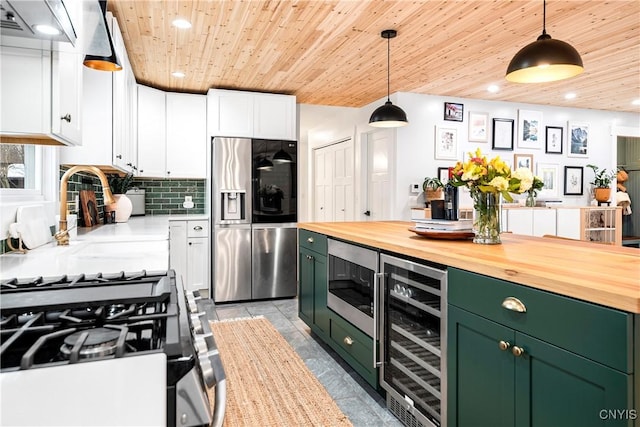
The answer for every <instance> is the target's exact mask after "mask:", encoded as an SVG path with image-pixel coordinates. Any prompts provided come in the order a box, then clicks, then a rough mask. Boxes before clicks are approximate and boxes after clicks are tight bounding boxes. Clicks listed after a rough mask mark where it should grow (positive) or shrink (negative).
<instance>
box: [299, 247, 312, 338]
mask: <svg viewBox="0 0 640 427" xmlns="http://www.w3.org/2000/svg"><path fill="white" fill-rule="evenodd" d="M299 252H300V253H299V257H298V262H299V264H300V265H299V266H298V272H299V274H300V277H299V279H298V286H299V289H298V316H299V317H300V319H302V320H303V321H304V322H305V323H306V324H307V325H309V326H312V325H313V305H314V304H313V294H314V286H313V282H314V260H313V257H314V252H312V251H310V250H308V249H306V248H303V247H302V246H301V247H300V249H299Z"/></svg>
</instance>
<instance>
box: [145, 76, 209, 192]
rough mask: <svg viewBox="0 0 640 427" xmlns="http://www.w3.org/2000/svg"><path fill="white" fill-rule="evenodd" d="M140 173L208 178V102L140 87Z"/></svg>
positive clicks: (198, 97) (195, 97)
mask: <svg viewBox="0 0 640 427" xmlns="http://www.w3.org/2000/svg"><path fill="white" fill-rule="evenodd" d="M138 165H139V167H138V173H139V175H140V176H144V177H156V178H159V177H162V178H165V177H170V178H198V179H201V178H206V176H207V100H206V97H205V96H204V95H194V94H184V93H165V92H163V91H160V90H157V89H152V88H149V87H146V86H138Z"/></svg>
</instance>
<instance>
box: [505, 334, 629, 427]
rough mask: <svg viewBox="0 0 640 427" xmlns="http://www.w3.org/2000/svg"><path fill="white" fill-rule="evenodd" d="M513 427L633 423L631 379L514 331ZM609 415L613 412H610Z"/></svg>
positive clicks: (623, 424)
mask: <svg viewBox="0 0 640 427" xmlns="http://www.w3.org/2000/svg"><path fill="white" fill-rule="evenodd" d="M515 345H517V346H518V347H519V348H522V349H523V350H524V353H522V355H521V356H519V357H514V359H515V361H516V363H515V384H516V411H515V424H514V425H515V426H516V427H548V426H562V427H590V426H593V427H595V426H607V427H608V426H612V427H613V426H627V425H633V424H632V423H633V421H632V420H631V419H630V418H631V417H632V416H633V415H632V414H631V413H626V416H625V413H624V412H622V413H621V412H615V410H624V409H627V408H632V402H631V396H632V393H631V389H632V380H633V376H632V375H627V374H625V373H622V372H619V371H616V370H614V369H611V368H609V367H607V366H604V365H602V364H600V363H597V362H594V361H592V360H589V359H587V358H584V357H582V356H578V355H576V354H574V353H571V352H569V351H566V350H563V349H561V348H558V347H556V346H553V345H550V344H548V343H546V342H544V341H540V340H538V339H536V338H533V337H530V336H528V335H525V334H522V333H517V332H516V339H515ZM609 411H613V412H609Z"/></svg>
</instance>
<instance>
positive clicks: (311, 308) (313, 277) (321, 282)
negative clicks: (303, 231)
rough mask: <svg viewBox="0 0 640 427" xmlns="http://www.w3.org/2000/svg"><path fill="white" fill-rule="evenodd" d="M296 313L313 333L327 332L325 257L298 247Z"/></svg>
mask: <svg viewBox="0 0 640 427" xmlns="http://www.w3.org/2000/svg"><path fill="white" fill-rule="evenodd" d="M299 262H300V266H299V269H298V271H299V272H300V278H299V282H300V285H299V286H300V289H299V292H298V315H299V316H300V318H301V319H302V320H303V321H304V322H305V323H306V324H307V325H309V327H310V328H311V330H313V331H314V332H315V333H317V334H319V335H321V336H323V337H325V338H326V337H327V336H328V334H329V309H328V308H327V257H326V256H324V255H321V254H318V253H317V252H314V251H310V250H309V249H307V248H304V247H302V246H301V247H300V256H299Z"/></svg>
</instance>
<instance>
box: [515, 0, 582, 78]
mask: <svg viewBox="0 0 640 427" xmlns="http://www.w3.org/2000/svg"><path fill="white" fill-rule="evenodd" d="M546 17H547V2H546V1H543V6H542V34H541V35H540V36H538V39H537V40H536V41H534V42H533V43H530V44H528V45H526V46H525V47H523V48H522V49H520V51H518V53H516V54H515V56H514V57H513V59H512V60H511V62H510V63H509V66H508V67H507V75H506V76H505V78H506V79H507V80H508V81H510V82H514V83H544V82H554V81H557V80H563V79H567V78H569V77H574V76H577V75H578V74H580V73H582V72H583V71H584V66H583V65H582V58H580V54H579V53H578V51H577V50H576V49H575V48H574V47H573V46H571V45H570V44H569V43H566V42H563V41H561V40H555V39H552V38H551V36H550V35H549V34H547V30H546Z"/></svg>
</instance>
